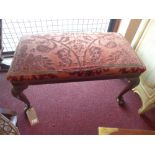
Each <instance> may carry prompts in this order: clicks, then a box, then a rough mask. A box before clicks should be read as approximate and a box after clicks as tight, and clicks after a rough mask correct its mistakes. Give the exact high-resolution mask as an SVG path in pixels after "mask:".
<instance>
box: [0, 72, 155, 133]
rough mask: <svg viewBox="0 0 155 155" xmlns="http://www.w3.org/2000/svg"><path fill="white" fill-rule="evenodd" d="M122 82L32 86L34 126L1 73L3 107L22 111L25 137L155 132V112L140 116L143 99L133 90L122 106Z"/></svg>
mask: <svg viewBox="0 0 155 155" xmlns="http://www.w3.org/2000/svg"><path fill="white" fill-rule="evenodd" d="M124 86H125V82H124V81H122V80H104V81H91V82H79V83H64V84H53V85H52V84H51V85H38V86H30V87H29V88H28V89H27V90H26V91H25V94H26V95H27V96H28V97H29V99H30V101H31V103H32V105H33V106H34V107H35V109H36V111H37V114H38V117H39V120H40V123H39V124H38V125H36V126H33V127H31V126H30V125H29V123H28V121H27V120H26V118H25V115H24V113H23V108H24V104H23V103H22V102H21V101H19V100H17V99H16V98H14V97H12V95H11V93H10V89H11V84H10V83H9V82H8V81H6V80H5V74H4V73H3V74H2V73H1V74H0V106H1V107H7V108H11V109H12V110H16V111H17V112H18V127H19V130H20V133H21V134H60V135H62V134H67V135H68V134H74V135H75V134H86V135H90V134H91V135H92V134H97V132H98V131H97V128H98V127H99V126H104V127H106V126H107V127H120V128H129V129H152V130H153V129H155V110H154V109H153V110H151V111H149V112H147V113H146V114H145V115H144V116H143V117H140V116H139V115H138V113H137V111H138V108H139V107H140V106H141V101H140V98H139V97H138V95H137V94H134V93H133V92H132V91H130V92H129V93H128V94H127V95H126V96H125V100H126V101H127V104H126V105H125V106H123V107H120V106H119V105H118V104H117V103H116V96H117V94H118V93H119V91H120V90H121V89H122V88H123V87H124Z"/></svg>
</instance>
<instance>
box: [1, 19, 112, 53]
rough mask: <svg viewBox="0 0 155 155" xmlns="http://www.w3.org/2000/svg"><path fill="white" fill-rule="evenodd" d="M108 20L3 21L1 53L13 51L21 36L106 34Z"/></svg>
mask: <svg viewBox="0 0 155 155" xmlns="http://www.w3.org/2000/svg"><path fill="white" fill-rule="evenodd" d="M109 23H110V19H43V20H42V19H41V20H38V19H37V20H8V19H7V20H6V19H3V29H2V34H3V47H4V50H3V52H10V51H15V48H16V46H17V44H18V41H19V39H20V37H21V36H23V35H29V34H42V33H52V32H54V33H72V32H75V33H78V32H80V33H81V32H82V33H83V32H88V33H89V32H91V33H96V32H106V31H107V30H108V26H109Z"/></svg>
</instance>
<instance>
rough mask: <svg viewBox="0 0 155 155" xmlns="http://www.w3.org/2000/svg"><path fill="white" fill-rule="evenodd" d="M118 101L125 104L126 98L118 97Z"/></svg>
mask: <svg viewBox="0 0 155 155" xmlns="http://www.w3.org/2000/svg"><path fill="white" fill-rule="evenodd" d="M116 100H117V103H118V104H119V105H124V104H125V101H124V98H123V97H117V99H116Z"/></svg>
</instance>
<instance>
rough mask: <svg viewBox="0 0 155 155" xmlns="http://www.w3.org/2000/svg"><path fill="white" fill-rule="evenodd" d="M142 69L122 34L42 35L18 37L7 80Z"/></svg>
mask: <svg viewBox="0 0 155 155" xmlns="http://www.w3.org/2000/svg"><path fill="white" fill-rule="evenodd" d="M143 71H145V67H144V65H143V64H142V63H141V61H140V60H139V58H138V57H137V55H136V53H135V52H134V50H133V49H132V48H131V46H130V44H129V43H128V41H127V40H126V39H125V38H124V37H123V36H122V35H121V34H118V33H97V34H88V33H72V34H71V33H68V34H67V33H66V34H44V35H31V36H24V37H22V38H21V40H20V42H19V44H18V46H17V49H16V52H15V55H14V59H13V62H12V65H11V67H10V69H9V72H8V74H7V79H8V80H10V81H27V80H42V79H44V80H46V79H47V80H48V79H50V80H52V79H54V80H62V79H63V80H64V79H79V78H85V77H103V78H104V76H108V75H116V76H117V75H122V74H129V73H132V74H134V73H135V74H137V73H142V72H143Z"/></svg>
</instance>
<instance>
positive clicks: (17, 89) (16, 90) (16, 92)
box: [11, 74, 140, 112]
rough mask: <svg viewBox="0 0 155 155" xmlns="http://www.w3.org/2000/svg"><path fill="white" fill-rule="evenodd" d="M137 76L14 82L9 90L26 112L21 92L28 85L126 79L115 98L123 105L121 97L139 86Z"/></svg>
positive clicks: (25, 100)
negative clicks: (22, 104)
mask: <svg viewBox="0 0 155 155" xmlns="http://www.w3.org/2000/svg"><path fill="white" fill-rule="evenodd" d="M139 76H140V74H127V75H122V76H121V75H113V76H107V77H104V78H81V79H78V80H75V79H67V80H59V81H58V80H57V81H53V80H32V81H14V82H12V85H13V88H12V89H11V93H12V95H13V96H14V97H16V98H18V99H19V100H21V101H22V102H24V103H25V105H26V108H25V112H26V111H27V110H28V109H29V108H31V104H30V101H29V100H28V98H27V97H26V95H25V94H24V93H23V91H24V90H25V89H26V88H28V86H29V85H38V84H51V83H66V82H82V81H93V80H106V79H122V78H123V79H124V78H128V79H129V80H130V82H129V83H128V85H127V86H126V87H125V88H124V89H123V90H122V91H121V92H120V93H119V95H118V96H117V102H118V104H119V105H123V104H124V103H125V101H124V99H123V95H124V94H126V93H127V92H128V91H129V90H131V89H132V88H134V87H135V86H137V85H138V84H139V81H140V80H139Z"/></svg>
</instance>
